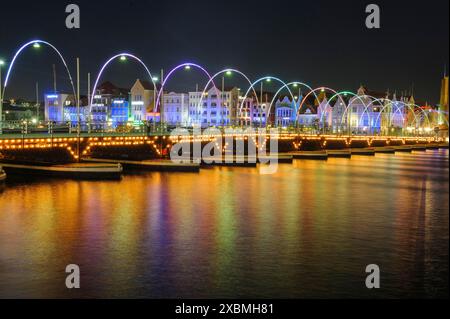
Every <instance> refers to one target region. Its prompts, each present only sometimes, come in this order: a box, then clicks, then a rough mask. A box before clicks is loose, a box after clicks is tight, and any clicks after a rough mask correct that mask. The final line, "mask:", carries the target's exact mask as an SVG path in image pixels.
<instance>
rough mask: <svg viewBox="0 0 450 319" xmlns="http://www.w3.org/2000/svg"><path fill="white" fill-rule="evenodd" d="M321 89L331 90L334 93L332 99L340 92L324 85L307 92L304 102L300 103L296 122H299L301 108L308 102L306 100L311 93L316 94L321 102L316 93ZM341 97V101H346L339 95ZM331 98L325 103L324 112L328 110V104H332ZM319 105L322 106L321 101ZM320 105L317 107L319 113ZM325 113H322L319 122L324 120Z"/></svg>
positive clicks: (323, 90)
mask: <svg viewBox="0 0 450 319" xmlns="http://www.w3.org/2000/svg"><path fill="white" fill-rule="evenodd" d="M319 90H320V91H321V92H325V91H330V92H332V93H334V95H333V96H332V98H331V99H333V98H334V97H335V96H339V94H338V93H337V92H336V91H335V90H333V89H331V88H328V87H324V86H321V87H318V88H315V89H314V90H311V91H310V92H309V93H308V94H306V96H305V97H304V98H303V100H302V102H301V103H300V105H299V107H298V110H297V114H296V118H295V122H296V123H297V124H298V120H299V118H298V117H299V115H300V110H301V109H302V107H303V104H304V103H305V102H306V100H307V99H308V97H309V96H310V95H311V94H314V96H315V97H316V99H317V101H318V102H319V100H318V98H317V94H316V93H315V92H317V91H319ZM339 98H340V99H341V102H344V101H343V100H342V97H340V96H339ZM331 99H329V100H328V99H327V104H326V105H325V108H324V110H323V113H325V112H326V110H327V107H328V105H329V104H330V101H331ZM319 106H320V103H319ZM319 106H318V107H317V114H318V113H319ZM323 113H322V114H321V115H320V121H319V123H321V122H322V118H323Z"/></svg>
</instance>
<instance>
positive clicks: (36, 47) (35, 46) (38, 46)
mask: <svg viewBox="0 0 450 319" xmlns="http://www.w3.org/2000/svg"><path fill="white" fill-rule="evenodd" d="M40 47H41V45H40V44H39V42H35V43H34V44H33V48H35V49H39V48H40Z"/></svg>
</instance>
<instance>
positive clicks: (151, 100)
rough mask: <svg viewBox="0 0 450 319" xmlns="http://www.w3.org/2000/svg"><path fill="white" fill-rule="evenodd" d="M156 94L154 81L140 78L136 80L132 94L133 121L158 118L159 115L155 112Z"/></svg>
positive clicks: (131, 115)
mask: <svg viewBox="0 0 450 319" xmlns="http://www.w3.org/2000/svg"><path fill="white" fill-rule="evenodd" d="M156 94H157V93H156V92H155V90H154V86H153V84H152V83H150V82H148V81H144V80H140V79H137V80H136V82H135V83H134V85H133V87H132V88H131V94H130V104H131V109H130V118H131V119H132V120H133V121H136V122H140V121H145V120H150V121H156V120H157V119H156V117H157V116H156V115H155V114H153V109H154V105H155V100H156Z"/></svg>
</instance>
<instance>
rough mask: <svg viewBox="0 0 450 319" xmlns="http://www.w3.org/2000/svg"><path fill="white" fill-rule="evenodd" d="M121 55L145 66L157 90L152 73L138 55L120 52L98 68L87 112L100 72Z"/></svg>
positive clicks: (90, 105) (90, 106)
mask: <svg viewBox="0 0 450 319" xmlns="http://www.w3.org/2000/svg"><path fill="white" fill-rule="evenodd" d="M122 56H125V57H129V58H132V59H134V60H136V61H138V62H139V63H140V64H141V65H142V66H143V67H144V68H145V71H147V73H148V75H149V77H150V80H151V81H152V83H153V88H154V90H155V92H156V91H157V88H156V84H155V81H154V80H153V76H152V73H151V72H150V70H149V69H148V67H147V65H146V64H145V63H144V62H143V61H142V60H141V59H139V58H138V57H136V56H134V55H132V54H130V53H120V54H116V55H115V56H113V57H111V58H110V59H109V60H108V61H106V63H105V64H103V66H102V67H101V69H100V72H99V73H98V75H97V79H96V80H95V84H94V87H93V90H92V93H93V94H92V95H91V99H90V101H89V114H90V113H91V108H92V102H93V101H94V95H95V90H96V89H97V85H98V82H99V81H100V78H101V76H102V74H103V71H105V69H106V67H107V66H108V65H109V64H110V63H111V62H112V61H113V60H114V59H116V58H118V57H122Z"/></svg>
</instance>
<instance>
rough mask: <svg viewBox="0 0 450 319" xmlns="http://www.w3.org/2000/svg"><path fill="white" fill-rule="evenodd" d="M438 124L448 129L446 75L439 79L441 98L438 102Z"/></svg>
mask: <svg viewBox="0 0 450 319" xmlns="http://www.w3.org/2000/svg"><path fill="white" fill-rule="evenodd" d="M439 111H440V114H439V125H440V126H444V127H445V128H447V129H448V75H447V74H444V78H443V79H442V81H441V99H440V103H439Z"/></svg>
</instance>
